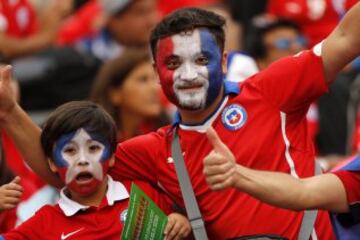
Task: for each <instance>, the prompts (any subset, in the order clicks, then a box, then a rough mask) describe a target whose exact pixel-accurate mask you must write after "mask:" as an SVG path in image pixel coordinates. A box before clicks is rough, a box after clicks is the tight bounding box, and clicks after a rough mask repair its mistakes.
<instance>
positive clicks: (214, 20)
mask: <svg viewBox="0 0 360 240" xmlns="http://www.w3.org/2000/svg"><path fill="white" fill-rule="evenodd" d="M224 25H225V19H224V18H223V17H222V16H220V15H218V14H216V13H214V12H211V11H207V10H204V9H199V8H182V9H180V10H177V11H175V12H173V13H172V14H170V15H168V16H167V17H165V18H164V19H163V20H162V21H161V22H160V23H158V25H157V26H156V27H155V28H154V29H153V31H152V32H151V35H150V47H151V53H152V56H153V58H154V60H155V58H156V51H157V43H158V41H159V40H160V39H161V38H165V37H168V36H172V35H175V34H178V33H180V32H183V31H189V30H194V29H196V28H206V29H208V30H209V32H210V33H211V34H212V35H213V36H214V37H215V40H216V43H217V44H218V46H219V48H220V50H221V52H223V51H224V42H225V33H224V29H223V27H224Z"/></svg>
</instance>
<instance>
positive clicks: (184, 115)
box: [178, 87, 224, 124]
mask: <svg viewBox="0 0 360 240" xmlns="http://www.w3.org/2000/svg"><path fill="white" fill-rule="evenodd" d="M223 97H224V87H222V88H221V90H220V94H219V95H218V96H217V97H216V99H215V101H214V102H213V103H212V104H211V105H210V106H208V107H207V108H205V109H204V110H199V111H194V110H184V109H180V108H179V109H178V111H179V113H180V116H181V122H182V123H185V124H199V123H202V122H204V121H205V120H206V119H207V118H208V117H209V116H210V115H211V114H212V113H213V112H214V111H215V110H216V109H217V107H218V106H219V104H220V103H221V101H222V99H223Z"/></svg>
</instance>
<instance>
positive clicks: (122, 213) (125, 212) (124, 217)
mask: <svg viewBox="0 0 360 240" xmlns="http://www.w3.org/2000/svg"><path fill="white" fill-rule="evenodd" d="M127 212H128V209H125V210H124V211H122V212H121V213H120V221H121V222H122V223H125V221H126V216H127Z"/></svg>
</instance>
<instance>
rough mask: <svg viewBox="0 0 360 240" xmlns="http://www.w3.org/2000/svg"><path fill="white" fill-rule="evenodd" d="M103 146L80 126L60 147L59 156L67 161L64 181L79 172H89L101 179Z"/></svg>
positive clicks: (68, 180) (71, 179) (67, 180)
mask: <svg viewBox="0 0 360 240" xmlns="http://www.w3.org/2000/svg"><path fill="white" fill-rule="evenodd" d="M105 150H106V149H105V146H104V144H102V143H101V142H99V141H96V140H94V139H92V138H91V136H90V135H89V134H88V133H87V132H86V131H85V130H84V129H83V128H82V129H80V130H79V131H78V132H77V133H76V135H75V136H74V137H73V138H72V139H71V140H70V141H69V142H68V143H66V144H65V145H64V146H63V148H62V149H61V157H62V159H63V160H64V161H65V162H67V164H68V170H67V171H66V175H65V183H67V184H68V183H70V182H71V181H73V180H74V179H75V178H76V177H77V176H78V175H79V173H83V172H89V173H91V174H92V175H93V177H94V178H96V179H97V180H99V181H102V179H103V169H102V165H101V162H100V160H101V157H102V156H103V153H104V151H105Z"/></svg>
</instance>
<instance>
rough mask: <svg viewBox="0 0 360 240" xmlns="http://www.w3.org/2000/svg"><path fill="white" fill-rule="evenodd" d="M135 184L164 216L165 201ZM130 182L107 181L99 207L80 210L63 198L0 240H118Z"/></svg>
mask: <svg viewBox="0 0 360 240" xmlns="http://www.w3.org/2000/svg"><path fill="white" fill-rule="evenodd" d="M136 184H137V185H138V186H139V187H140V188H141V189H142V190H143V191H144V192H145V193H146V194H147V195H148V196H149V197H150V198H152V199H153V200H154V201H155V202H156V203H157V204H158V206H159V207H160V208H162V209H163V210H164V211H165V212H166V213H169V212H170V205H169V201H168V200H167V198H166V197H165V196H164V195H162V194H161V193H159V192H158V191H155V189H154V188H152V187H151V186H150V185H149V184H147V183H142V182H136ZM130 185H131V182H124V185H123V184H121V183H120V182H115V181H112V180H109V184H108V191H107V194H106V196H105V197H104V199H103V201H102V203H101V204H100V206H99V207H89V208H85V207H84V206H82V205H80V204H78V203H77V202H74V201H72V200H70V199H68V198H67V197H64V194H62V195H61V197H60V201H59V204H57V205H55V206H50V205H46V206H44V207H42V208H41V209H40V210H39V211H38V212H37V213H36V214H35V215H34V216H33V217H32V218H30V219H29V220H28V221H26V222H24V223H23V224H21V225H20V226H19V227H17V228H16V229H14V230H12V231H10V232H8V233H6V234H4V235H0V239H1V240H4V239H5V240H20V239H21V240H24V239H29V240H34V239H79V240H82V239H84V240H85V239H86V240H88V239H114V240H115V239H116V240H118V239H120V236H121V232H122V230H123V227H124V224H125V217H126V213H127V209H128V203H129V193H128V192H129V191H130Z"/></svg>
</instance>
